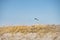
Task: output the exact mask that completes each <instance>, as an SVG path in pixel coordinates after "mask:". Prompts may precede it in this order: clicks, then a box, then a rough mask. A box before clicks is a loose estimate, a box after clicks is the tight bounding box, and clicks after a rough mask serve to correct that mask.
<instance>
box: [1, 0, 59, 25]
mask: <svg viewBox="0 0 60 40" xmlns="http://www.w3.org/2000/svg"><path fill="white" fill-rule="evenodd" d="M59 4H60V0H0V25H9V24H13V25H16V24H20V25H22V24H27V25H30V24H35V23H37V21H35V20H34V18H35V17H37V18H38V19H39V23H40V24H60V5H59Z"/></svg>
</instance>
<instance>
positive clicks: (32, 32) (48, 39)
mask: <svg viewBox="0 0 60 40" xmlns="http://www.w3.org/2000/svg"><path fill="white" fill-rule="evenodd" d="M10 33H11V34H10ZM21 33H22V34H23V35H22V34H21ZM12 34H13V35H12ZM14 34H15V35H14ZM4 35H5V36H4ZM9 35H10V36H9ZM11 35H12V36H11ZM19 35H21V36H22V38H21V37H20V36H19ZM56 35H57V36H59V37H60V26H58V25H32V26H7V27H0V37H2V38H1V40H18V39H16V38H21V39H19V40H32V39H33V40H60V38H59V37H58V38H57V36H56ZM13 36H14V37H13ZM34 36H35V37H34ZM8 37H9V38H8ZM15 37H16V38H15ZM24 37H25V38H26V39H24ZM30 37H31V38H32V39H31V38H30ZM4 38H5V39H4ZM6 38H7V39H6ZM11 38H12V39H11ZM35 38H36V39H35Z"/></svg>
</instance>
